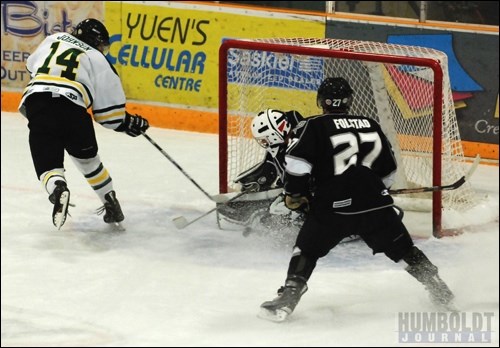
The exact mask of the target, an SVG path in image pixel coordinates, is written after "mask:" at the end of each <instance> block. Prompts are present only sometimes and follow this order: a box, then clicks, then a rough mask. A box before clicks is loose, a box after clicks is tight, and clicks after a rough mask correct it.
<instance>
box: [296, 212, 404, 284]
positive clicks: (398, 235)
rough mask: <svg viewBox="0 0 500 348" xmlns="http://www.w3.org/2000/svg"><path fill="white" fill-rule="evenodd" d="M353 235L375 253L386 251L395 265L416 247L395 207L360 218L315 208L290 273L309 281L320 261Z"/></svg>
mask: <svg viewBox="0 0 500 348" xmlns="http://www.w3.org/2000/svg"><path fill="white" fill-rule="evenodd" d="M351 235H359V236H360V237H361V238H362V239H363V240H364V241H365V243H366V244H367V245H368V246H369V247H370V248H371V249H372V251H373V254H376V253H381V252H383V253H384V254H385V255H387V257H389V258H390V259H391V260H393V261H394V262H398V261H400V260H401V259H403V257H405V256H406V255H407V254H408V253H409V252H410V251H411V250H412V247H413V241H412V239H411V236H410V234H409V233H408V230H407V229H406V227H405V225H404V224H403V222H402V221H401V218H400V216H399V215H398V213H397V212H396V211H395V210H394V209H393V208H392V207H389V208H383V209H379V210H374V211H371V212H367V213H362V214H356V215H341V214H335V213H333V212H332V211H321V210H318V209H312V210H311V211H310V213H309V214H307V216H306V220H305V222H304V225H303V226H302V228H301V229H300V231H299V234H298V236H297V241H296V244H295V246H296V248H298V249H299V250H300V252H299V253H298V254H297V257H295V256H294V257H292V260H291V262H290V265H289V269H288V274H289V275H298V276H302V277H304V278H305V279H309V277H310V275H311V273H312V271H313V269H314V267H315V265H316V261H317V260H318V259H319V258H321V257H323V256H326V255H327V254H328V252H329V251H330V250H331V249H333V248H334V247H335V246H336V245H337V244H339V243H340V241H341V240H342V239H344V238H345V237H348V236H351Z"/></svg>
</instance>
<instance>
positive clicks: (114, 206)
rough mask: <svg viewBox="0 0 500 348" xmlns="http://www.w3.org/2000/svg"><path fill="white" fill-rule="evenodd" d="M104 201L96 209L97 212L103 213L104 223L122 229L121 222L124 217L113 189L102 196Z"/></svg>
mask: <svg viewBox="0 0 500 348" xmlns="http://www.w3.org/2000/svg"><path fill="white" fill-rule="evenodd" d="M104 198H105V199H106V203H104V205H103V206H102V207H101V208H99V209H98V211H97V214H102V213H104V217H103V220H104V222H105V223H108V224H112V225H113V226H115V227H116V228H117V229H118V230H120V231H124V230H125V228H124V227H123V226H122V224H121V222H122V221H123V220H124V219H125V217H124V216H123V212H122V208H121V207H120V203H119V202H118V199H117V198H116V193H115V191H110V192H108V193H106V195H105V196H104Z"/></svg>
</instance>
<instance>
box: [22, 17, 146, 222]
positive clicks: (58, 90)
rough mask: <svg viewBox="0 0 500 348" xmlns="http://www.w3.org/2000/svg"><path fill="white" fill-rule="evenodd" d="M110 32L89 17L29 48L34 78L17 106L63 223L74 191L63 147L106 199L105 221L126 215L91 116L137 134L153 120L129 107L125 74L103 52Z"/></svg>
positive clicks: (40, 176) (58, 219) (29, 65)
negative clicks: (67, 175)
mask: <svg viewBox="0 0 500 348" xmlns="http://www.w3.org/2000/svg"><path fill="white" fill-rule="evenodd" d="M108 49H109V34H108V31H107V29H106V27H105V26H104V25H103V24H102V23H101V22H100V21H98V20H96V19H93V18H88V19H85V20H83V21H82V22H81V23H79V24H78V25H77V26H76V27H75V29H74V30H73V32H72V34H68V33H57V34H53V35H50V36H48V37H47V38H45V40H44V41H42V43H41V44H40V45H39V46H38V47H37V48H36V50H35V51H34V52H33V53H32V54H31V55H30V56H29V58H28V59H27V62H26V68H27V70H28V71H29V73H30V75H31V80H30V82H29V83H28V85H27V87H26V88H25V89H24V91H23V95H22V100H21V103H20V105H19V111H20V112H21V113H22V114H23V115H24V116H25V117H26V118H27V119H28V127H29V130H30V132H29V144H30V150H31V156H32V158H33V164H34V167H35V171H36V175H37V177H38V179H39V180H40V182H41V183H42V185H43V186H44V188H45V190H46V191H47V193H48V194H49V200H50V202H51V203H53V204H54V207H53V212H52V220H53V223H54V225H55V226H56V227H57V228H58V229H59V228H61V226H62V225H63V224H64V222H65V221H66V216H67V213H68V206H69V202H70V191H69V189H68V185H67V182H66V179H65V176H64V171H65V170H64V151H65V150H66V151H67V152H68V154H69V156H70V158H71V159H72V160H73V162H74V163H75V165H76V167H77V168H78V169H79V171H80V172H81V173H82V174H83V175H84V177H85V179H86V180H87V182H88V183H89V185H90V186H91V187H92V188H93V190H94V191H95V193H96V194H97V196H98V197H99V198H100V200H101V201H102V203H103V206H102V208H101V209H100V210H99V212H100V213H103V212H104V222H106V223H110V224H119V223H120V222H121V221H123V220H124V215H123V212H122V209H121V207H120V203H119V202H118V200H117V198H116V193H115V191H114V189H113V182H112V179H111V176H110V175H109V173H108V171H107V169H106V168H105V167H104V165H103V164H102V162H101V160H100V158H99V155H98V146H97V141H96V136H95V131H94V126H93V121H92V116H91V115H90V114H89V113H88V112H87V110H88V109H91V110H92V114H93V119H94V120H95V121H96V122H98V123H99V124H101V125H102V126H104V127H106V128H109V129H112V130H115V131H117V132H124V133H126V134H128V135H130V136H132V137H136V136H138V135H140V134H141V133H142V132H145V131H146V130H147V129H148V127H149V123H148V121H147V120H146V119H145V118H143V117H141V116H139V115H131V114H129V113H128V112H127V111H126V110H125V103H126V97H125V93H124V91H123V87H122V84H121V80H120V78H119V76H118V74H117V72H116V70H115V69H114V68H113V66H112V65H111V64H110V63H109V62H108V60H107V59H106V57H105V54H106V53H107V50H108Z"/></svg>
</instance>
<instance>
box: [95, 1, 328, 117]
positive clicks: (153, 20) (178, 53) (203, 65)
mask: <svg viewBox="0 0 500 348" xmlns="http://www.w3.org/2000/svg"><path fill="white" fill-rule="evenodd" d="M153 4H154V5H153ZM147 5H149V4H148V3H142V4H134V3H125V2H123V3H118V2H106V5H105V6H106V7H105V10H106V26H107V27H108V30H109V32H110V36H111V40H110V41H111V48H110V53H109V55H108V59H109V60H110V61H111V63H112V64H113V65H114V66H115V68H116V69H117V70H118V72H119V74H120V76H121V77H122V80H123V85H124V88H125V93H126V95H127V97H128V98H130V99H136V100H149V101H154V102H160V103H166V104H169V105H187V106H192V107H197V108H206V109H209V110H210V109H215V108H216V107H217V105H218V79H219V77H218V60H219V47H220V45H221V43H222V41H223V39H227V38H271V37H298V36H300V37H323V36H324V30H325V29H324V23H323V22H322V21H321V20H304V19H299V18H298V17H297V16H291V15H285V14H273V16H265V17H259V16H258V14H253V15H249V14H246V13H243V12H241V14H240V13H234V11H233V13H230V12H227V11H230V9H225V11H226V12H224V11H223V10H222V9H221V8H220V7H213V6H203V5H199V6H196V7H195V8H196V9H193V5H189V4H182V2H165V3H164V5H161V3H159V2H157V3H153V2H152V5H151V6H147Z"/></svg>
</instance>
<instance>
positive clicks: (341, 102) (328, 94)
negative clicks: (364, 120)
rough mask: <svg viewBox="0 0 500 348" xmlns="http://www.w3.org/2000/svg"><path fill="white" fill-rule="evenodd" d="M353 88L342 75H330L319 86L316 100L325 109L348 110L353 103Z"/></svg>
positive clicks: (333, 110) (334, 110)
mask: <svg viewBox="0 0 500 348" xmlns="http://www.w3.org/2000/svg"><path fill="white" fill-rule="evenodd" d="M352 93H353V90H352V88H351V86H349V82H347V81H346V80H345V79H344V78H342V77H328V78H326V79H324V80H323V82H321V85H320V86H319V88H318V97H317V99H316V102H317V104H318V107H320V108H322V109H323V110H325V111H332V112H347V111H349V107H350V106H351V104H352Z"/></svg>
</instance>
